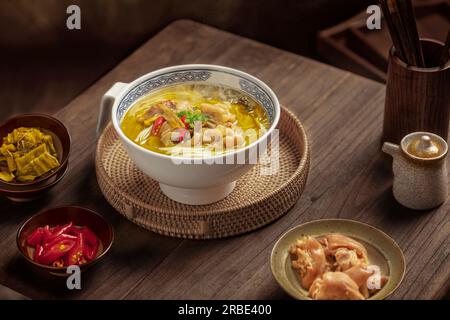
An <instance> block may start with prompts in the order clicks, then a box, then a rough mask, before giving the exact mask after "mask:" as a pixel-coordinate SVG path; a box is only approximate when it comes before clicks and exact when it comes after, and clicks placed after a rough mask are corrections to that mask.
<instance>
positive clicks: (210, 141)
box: [121, 83, 269, 156]
mask: <svg viewBox="0 0 450 320" xmlns="http://www.w3.org/2000/svg"><path fill="white" fill-rule="evenodd" d="M183 116H184V117H183ZM159 117H161V118H162V120H161V119H159V120H158V118H159ZM161 122H163V124H162V125H161V124H160V123H161ZM200 125H201V127H200ZM196 126H197V127H196ZM121 128H122V131H123V133H124V134H125V135H126V136H127V137H128V138H129V139H131V140H132V141H134V142H135V143H136V144H138V145H140V146H142V147H144V148H146V149H148V150H151V151H154V152H158V153H162V154H167V155H171V154H172V155H174V154H177V155H179V152H180V149H182V150H183V155H186V154H187V155H189V156H193V155H194V156H195V155H202V154H204V151H205V150H207V151H208V152H210V153H212V154H220V153H223V152H227V151H230V150H235V149H239V148H243V147H245V146H247V145H249V144H250V143H252V142H254V141H255V140H257V139H258V138H259V137H260V136H261V135H262V134H264V132H266V130H267V129H268V128H269V120H268V117H267V114H266V111H265V109H264V108H263V107H262V106H261V105H260V104H259V103H258V102H257V101H256V100H255V99H253V98H252V97H251V96H249V95H247V94H244V93H242V92H240V91H237V90H234V89H231V88H226V87H219V86H213V85H205V84H198V83H191V84H182V85H174V86H170V87H166V88H163V89H161V90H158V91H155V92H152V93H150V94H149V95H147V96H145V97H143V98H141V99H140V100H138V101H137V102H136V103H135V104H134V105H133V106H132V107H131V108H130V109H129V110H128V111H127V113H126V114H125V116H124V118H123V120H122V123H121ZM194 129H195V130H194ZM249 132H250V133H249ZM199 136H200V137H201V139H200V143H199V140H198V137H199ZM220 136H221V137H222V138H220ZM196 139H197V140H196ZM220 139H222V140H220ZM179 140H181V141H179ZM230 147H231V148H230ZM175 149H177V151H176V150H175Z"/></svg>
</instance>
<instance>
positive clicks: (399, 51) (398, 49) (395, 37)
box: [380, 0, 406, 61]
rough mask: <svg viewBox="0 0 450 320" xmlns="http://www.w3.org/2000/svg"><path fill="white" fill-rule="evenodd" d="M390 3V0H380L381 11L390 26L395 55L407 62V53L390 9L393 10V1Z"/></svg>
mask: <svg viewBox="0 0 450 320" xmlns="http://www.w3.org/2000/svg"><path fill="white" fill-rule="evenodd" d="M388 1H389V0H380V7H381V10H382V11H383V16H384V20H385V21H386V24H387V26H388V31H389V34H390V36H391V40H392V44H393V45H394V48H395V53H396V55H397V57H399V58H400V59H401V60H403V61H405V60H406V58H405V51H404V48H403V45H402V43H401V41H400V35H399V34H398V30H397V28H396V27H395V23H394V21H393V19H392V14H391V10H390V7H391V8H392V3H391V1H389V4H388Z"/></svg>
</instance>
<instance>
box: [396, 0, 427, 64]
mask: <svg viewBox="0 0 450 320" xmlns="http://www.w3.org/2000/svg"><path fill="white" fill-rule="evenodd" d="M396 4H397V9H398V12H399V15H400V19H401V25H402V27H403V29H404V33H405V37H406V39H405V40H406V42H407V43H408V45H407V50H408V53H410V59H411V60H410V62H411V64H412V65H414V66H417V67H425V59H424V57H423V52H422V45H421V43H420V38H419V32H418V31H417V25H416V19H415V14H414V7H413V5H412V0H398V1H396Z"/></svg>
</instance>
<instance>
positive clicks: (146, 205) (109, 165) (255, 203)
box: [95, 108, 310, 239]
mask: <svg viewBox="0 0 450 320" xmlns="http://www.w3.org/2000/svg"><path fill="white" fill-rule="evenodd" d="M278 128H279V130H280V131H279V132H280V144H279V145H280V147H279V149H280V159H279V170H278V172H277V173H276V174H273V175H260V174H259V173H260V170H261V166H262V165H260V164H258V165H257V166H255V167H254V168H253V169H252V170H251V171H249V172H248V173H247V174H245V175H244V176H243V177H242V178H241V179H239V180H238V181H237V184H236V188H235V189H234V191H233V192H232V193H231V194H230V195H229V196H228V197H227V198H225V199H224V200H221V201H219V202H216V203H213V204H209V205H202V206H189V205H185V204H181V203H177V202H175V201H173V200H170V199H169V198H167V197H166V196H165V195H164V194H163V193H162V192H161V191H160V189H159V186H158V183H157V182H156V181H154V180H152V179H151V178H149V177H147V176H145V175H144V174H143V173H142V172H141V171H140V170H138V169H137V168H136V167H135V165H134V164H133V163H132V161H131V160H130V159H129V157H128V156H127V154H126V152H125V149H124V148H123V147H122V144H121V142H120V140H119V137H118V135H117V133H116V131H115V130H114V128H113V126H112V125H111V124H110V125H108V127H107V128H106V129H105V131H104V132H103V134H102V135H101V137H100V139H99V141H98V144H97V150H96V160H95V168H96V173H97V180H98V183H99V185H100V189H101V191H102V192H103V194H104V196H105V198H106V199H107V200H108V202H109V203H110V204H111V205H112V206H113V207H114V208H115V209H116V210H117V211H118V212H119V213H121V214H122V215H124V216H125V217H126V218H128V219H129V220H131V221H132V222H134V223H136V224H138V225H139V226H142V227H144V228H146V229H148V230H151V231H154V232H157V233H160V234H164V235H168V236H173V237H179V238H192V239H213V238H222V237H228V236H233V235H237V234H242V233H245V232H249V231H252V230H255V229H257V228H260V227H262V226H264V225H267V224H268V223H270V222H272V221H274V220H275V219H277V218H279V217H280V216H282V215H283V214H284V213H286V212H287V211H288V210H289V209H290V208H291V207H292V206H293V205H294V204H295V203H296V202H297V201H298V199H299V197H300V195H301V194H302V192H303V189H304V187H305V184H306V179H307V176H308V172H309V163H310V153H309V145H308V140H307V137H306V133H305V130H304V128H303V126H302V124H301V123H300V121H299V120H298V119H297V118H296V117H295V116H294V114H293V113H291V112H290V111H288V110H287V109H285V108H283V109H282V113H281V118H280V122H279V125H278Z"/></svg>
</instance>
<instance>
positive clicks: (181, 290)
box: [0, 20, 450, 299]
mask: <svg viewBox="0 0 450 320" xmlns="http://www.w3.org/2000/svg"><path fill="white" fill-rule="evenodd" d="M68 63H70V62H69V61H68ZM182 63H213V64H220V65H226V66H230V67H235V68H239V69H241V70H244V71H246V72H249V73H251V74H254V75H255V76H257V77H259V78H260V79H262V80H263V81H265V82H266V83H267V84H269V85H270V86H271V87H272V88H273V89H274V91H275V92H276V93H277V95H278V96H279V98H280V100H281V102H282V103H283V104H284V105H286V106H288V107H289V108H290V109H291V110H293V111H294V112H295V113H296V114H297V115H298V116H299V118H300V119H301V121H302V122H303V123H304V124H305V126H306V128H307V132H308V135H309V138H310V141H311V143H312V168H311V172H310V176H309V180H308V185H307V188H306V190H305V193H304V194H303V196H302V197H301V199H300V200H299V202H298V203H297V204H296V205H295V207H294V208H293V209H292V210H290V212H288V213H287V214H286V215H285V216H284V217H283V218H281V219H279V220H278V221H276V222H275V223H272V224H271V225H269V226H267V227H265V228H263V229H260V230H258V231H256V232H253V233H250V234H246V235H243V236H238V237H233V238H228V239H223V240H215V241H190V240H189V241H188V240H180V239H174V238H168V237H164V236H160V235H157V234H154V233H151V232H149V231H146V230H144V229H141V228H139V227H137V226H135V225H134V224H132V223H130V222H128V221H127V220H126V219H124V218H123V217H122V216H120V215H119V214H117V213H116V212H115V211H114V210H113V209H112V208H111V207H110V206H109V205H108V203H107V202H106V201H105V199H104V198H103V196H102V194H101V193H100V190H99V187H98V185H97V181H96V177H95V171H94V150H95V145H96V137H95V125H96V121H97V114H98V108H99V103H100V99H101V97H102V95H103V94H104V93H105V91H106V90H107V89H108V88H109V87H111V85H112V84H113V83H114V82H116V81H122V82H127V81H131V80H133V79H134V78H136V77H138V76H139V75H142V74H144V73H147V72H149V71H151V70H155V69H158V68H161V67H166V66H169V65H176V64H182ZM383 100H384V87H383V86H382V85H380V84H378V83H375V82H373V81H370V80H367V79H364V78H361V77H359V76H355V75H352V74H350V73H347V72H344V71H341V70H338V69H335V68H332V67H330V66H327V65H323V64H321V63H318V62H315V61H312V60H309V59H306V58H303V57H300V56H297V55H294V54H292V53H288V52H285V51H282V50H278V49H275V48H272V47H269V46H267V45H263V44H261V43H257V42H255V41H251V40H248V39H244V38H241V37H238V36H235V35H232V34H229V33H225V32H222V31H219V30H216V29H213V28H210V27H207V26H204V25H201V24H197V23H194V22H191V21H185V20H181V21H177V22H175V23H173V24H171V25H170V26H168V27H167V28H166V29H164V30H163V31H162V32H160V33H159V34H158V35H156V36H155V37H154V38H152V39H151V40H149V41H148V42H147V43H145V44H144V45H143V46H142V47H141V48H139V49H138V50H136V51H135V52H134V53H133V54H131V55H130V56H129V57H128V58H127V59H125V60H124V61H123V62H122V63H120V64H119V65H118V66H117V67H116V68H114V69H113V70H112V71H111V72H109V73H108V74H106V75H105V76H104V77H103V78H101V79H100V80H99V81H97V82H96V83H95V84H93V85H92V86H91V87H90V88H89V89H88V90H86V91H85V92H84V93H82V94H81V95H79V96H78V97H77V98H76V99H75V100H73V101H72V102H71V103H70V104H68V105H67V106H66V107H65V108H64V109H62V110H61V111H60V112H58V113H57V115H56V116H57V117H58V118H59V119H61V120H62V121H63V122H64V123H65V124H66V125H67V126H68V128H69V130H70V132H71V135H72V140H73V149H72V150H73V151H72V154H71V158H70V172H69V173H68V175H67V176H66V177H65V179H64V180H63V182H61V183H60V184H59V185H58V186H56V187H55V188H54V189H53V190H52V192H51V193H50V194H49V195H48V196H47V197H45V198H43V199H40V200H37V201H35V202H31V203H27V204H14V203H11V202H9V201H8V200H6V199H1V200H0V207H1V215H0V248H1V250H0V283H1V284H3V285H5V286H8V287H10V288H12V289H14V290H16V291H18V292H20V293H22V294H24V295H26V296H28V297H30V298H71V299H84V298H95V299H152V298H155V299H163V298H174V299H177V298H191V299H196V298H200V299H210V298H212V299H216V298H217V299H219V298H220V299H228V298H249V299H281V298H287V297H288V296H287V295H286V294H285V293H284V292H283V291H282V290H281V288H280V287H278V285H277V283H276V282H275V280H274V279H273V277H272V275H271V272H270V267H269V256H270V251H271V249H272V246H273V244H274V242H275V241H276V240H277V239H278V238H279V237H280V235H281V234H282V233H284V232H285V231H286V230H287V229H289V228H291V227H293V226H295V225H297V224H300V223H302V222H305V221H310V220H315V219H321V218H326V217H340V218H350V219H355V220H358V221H363V222H366V223H369V224H372V225H374V226H376V227H379V228H381V229H382V230H384V231H385V232H387V233H388V234H389V235H391V236H392V237H393V238H394V239H395V240H396V241H397V242H398V243H399V244H400V246H401V247H402V248H403V250H404V253H405V255H406V259H407V273H406V277H405V279H404V281H403V283H402V285H401V286H400V288H399V289H398V290H397V291H396V292H395V294H394V295H393V296H392V298H395V299H402V298H411V299H416V298H424V299H431V298H442V297H444V296H446V295H448V293H449V280H450V259H449V250H450V248H449V234H450V220H449V217H450V216H449V214H448V210H449V206H450V204H447V205H444V206H442V207H440V208H439V209H437V210H433V211H429V212H414V211H409V210H407V209H405V208H402V207H401V206H400V205H398V204H397V203H396V202H395V200H394V199H393V197H392V195H391V183H392V178H391V170H390V161H389V159H388V158H386V157H385V156H384V155H383V154H382V153H381V152H380V135H381V124H382V111H383ZM58 205H81V206H87V207H90V208H92V209H94V210H97V211H99V212H101V213H102V214H104V215H105V216H106V217H107V218H108V219H109V220H110V221H111V222H112V223H113V224H114V228H115V231H116V241H115V243H114V246H113V248H112V250H111V252H110V254H109V255H108V256H107V257H106V258H105V259H104V260H103V261H102V262H101V263H99V264H98V265H96V266H95V267H93V268H92V269H91V270H90V271H88V272H86V273H85V274H84V275H83V283H82V287H83V288H82V290H80V291H68V290H67V289H65V282H64V281H63V280H58V279H56V280H55V279H53V280H51V279H50V280H49V279H43V278H40V277H37V276H36V275H35V274H34V273H32V272H31V271H30V269H29V268H28V265H27V263H26V262H25V261H24V259H22V258H20V257H19V254H18V251H17V248H16V243H15V236H16V232H17V229H18V227H19V225H20V223H21V221H23V220H24V219H25V218H27V217H29V216H30V215H31V214H33V213H34V212H36V211H38V210H40V209H42V208H45V207H52V206H58Z"/></svg>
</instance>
